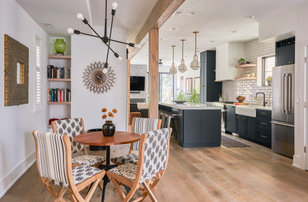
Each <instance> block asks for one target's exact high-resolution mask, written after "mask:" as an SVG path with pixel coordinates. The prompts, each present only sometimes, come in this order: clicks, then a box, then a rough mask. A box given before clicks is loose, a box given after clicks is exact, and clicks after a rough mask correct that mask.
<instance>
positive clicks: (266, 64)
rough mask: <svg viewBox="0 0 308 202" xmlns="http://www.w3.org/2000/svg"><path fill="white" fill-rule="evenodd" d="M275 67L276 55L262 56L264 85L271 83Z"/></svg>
mask: <svg viewBox="0 0 308 202" xmlns="http://www.w3.org/2000/svg"><path fill="white" fill-rule="evenodd" d="M273 67H275V56H268V57H262V78H261V81H262V86H270V85H271V81H272V79H271V78H272V71H273Z"/></svg>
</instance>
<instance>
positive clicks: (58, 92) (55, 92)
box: [48, 88, 71, 102]
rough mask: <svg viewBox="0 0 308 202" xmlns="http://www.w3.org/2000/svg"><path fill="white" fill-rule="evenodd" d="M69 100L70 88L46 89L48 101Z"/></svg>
mask: <svg viewBox="0 0 308 202" xmlns="http://www.w3.org/2000/svg"><path fill="white" fill-rule="evenodd" d="M70 101H71V90H70V89H68V88H67V89H59V88H49V89H48V102H70Z"/></svg>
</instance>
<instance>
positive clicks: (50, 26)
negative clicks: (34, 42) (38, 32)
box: [43, 23, 54, 29]
mask: <svg viewBox="0 0 308 202" xmlns="http://www.w3.org/2000/svg"><path fill="white" fill-rule="evenodd" d="M43 25H44V27H46V28H49V29H51V28H54V27H53V25H52V24H51V23H43Z"/></svg>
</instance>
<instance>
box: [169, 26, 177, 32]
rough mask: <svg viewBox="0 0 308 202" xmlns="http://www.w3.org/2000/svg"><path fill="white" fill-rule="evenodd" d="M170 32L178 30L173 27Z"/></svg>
mask: <svg viewBox="0 0 308 202" xmlns="http://www.w3.org/2000/svg"><path fill="white" fill-rule="evenodd" d="M169 30H170V31H176V30H177V28H175V27H172V28H170V29H169Z"/></svg>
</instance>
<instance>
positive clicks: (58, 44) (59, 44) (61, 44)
mask: <svg viewBox="0 0 308 202" xmlns="http://www.w3.org/2000/svg"><path fill="white" fill-rule="evenodd" d="M54 46H55V50H56V53H57V54H59V55H64V51H65V49H66V43H65V41H64V39H56V41H55V43H54Z"/></svg>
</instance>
